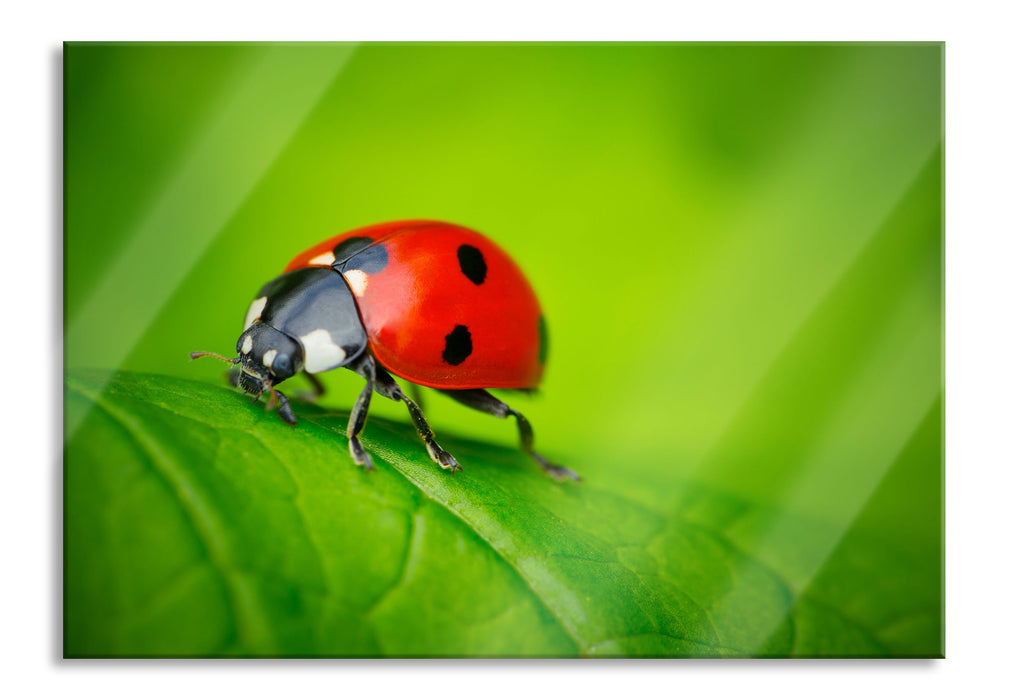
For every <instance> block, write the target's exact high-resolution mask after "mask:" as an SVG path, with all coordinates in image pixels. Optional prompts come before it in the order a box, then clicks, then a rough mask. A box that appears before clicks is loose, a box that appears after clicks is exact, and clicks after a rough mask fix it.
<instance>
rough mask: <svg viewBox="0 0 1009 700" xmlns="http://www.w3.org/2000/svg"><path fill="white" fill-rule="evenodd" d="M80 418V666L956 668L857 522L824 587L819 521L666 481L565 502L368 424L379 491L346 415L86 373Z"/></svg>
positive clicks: (520, 468)
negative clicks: (894, 661)
mask: <svg viewBox="0 0 1009 700" xmlns="http://www.w3.org/2000/svg"><path fill="white" fill-rule="evenodd" d="M376 400H381V399H376ZM65 406H66V411H67V413H68V414H76V417H77V418H78V419H79V420H80V428H79V430H77V431H76V433H75V434H74V435H73V436H71V438H70V440H69V441H68V443H67V446H66V455H65V482H64V500H65V506H66V508H65V521H64V522H65V540H64V541H65V585H64V594H65V611H64V613H65V622H64V629H65V637H64V643H65V647H64V653H65V654H66V655H67V656H121V655H127V656H208V655H209V656H230V655H253V656H275V655H279V656H383V655H384V656H462V655H465V656H579V655H580V656H752V655H767V656H790V655H802V656H821V655H837V656H878V655H913V656H917V655H921V656H929V655H933V656H934V655H937V654H939V653H941V632H940V621H939V607H940V606H939V601H938V600H937V599H936V595H937V594H938V593H937V591H938V588H937V586H936V585H934V584H935V581H933V580H932V579H931V578H930V576H931V575H938V572H937V571H932V569H930V568H929V562H931V561H932V560H933V557H932V553H931V552H919V551H915V550H913V549H908V548H903V549H902V548H901V547H900V546H896V547H895V543H894V542H889V541H887V540H885V539H880V538H879V537H878V528H860V527H859V526H858V525H859V523H857V522H856V523H855V524H854V525H853V527H852V528H851V529H849V531H848V532H847V533H846V534H845V536H844V538H843V539H842V540H841V541H840V542H838V543H837V546H836V547H835V548H834V550H833V552H832V553H831V554H830V556H829V558H828V559H827V560H826V561H825V562H824V563H823V566H822V567H821V568H820V572H821V573H820V575H818V576H815V577H813V578H812V579H811V580H809V579H808V577H806V578H803V577H802V576H801V575H797V574H795V573H792V572H795V571H801V570H803V567H802V563H803V561H804V556H807V555H804V553H803V552H804V543H807V544H808V543H813V542H819V541H820V540H818V539H817V532H818V527H821V525H822V524H818V523H817V522H816V521H815V520H811V519H809V518H808V517H804V516H797V515H796V516H793V515H792V514H789V513H783V512H780V511H770V510H768V509H767V508H763V507H759V506H756V505H754V504H750V503H747V502H745V501H742V500H740V499H738V498H736V497H733V496H730V495H727V494H725V493H723V492H719V491H716V490H713V489H710V488H706V487H704V486H702V485H700V484H694V483H688V482H683V481H679V480H674V479H673V478H672V477H669V478H666V479H663V480H660V481H658V482H656V483H655V484H646V485H636V484H628V485H627V488H622V489H621V488H614V487H613V486H612V485H610V486H606V487H604V486H602V485H595V484H593V482H592V480H586V481H585V482H583V483H580V484H571V483H567V484H557V483H554V482H552V481H550V480H549V479H546V478H544V477H543V476H542V475H541V474H540V473H539V472H538V470H536V468H535V466H534V465H533V464H532V462H531V461H529V460H528V459H527V458H526V457H525V456H524V455H523V454H522V453H521V452H520V451H519V450H517V449H514V448H512V447H501V446H496V445H488V444H485V443H480V442H475V441H469V440H466V439H462V438H460V437H458V436H453V435H440V439H441V441H442V444H443V445H444V446H446V447H447V448H448V449H450V450H451V451H452V452H453V453H454V454H455V456H456V457H457V458H458V460H459V462H460V464H462V465H463V466H464V469H465V471H463V472H460V473H457V474H455V475H453V474H450V473H448V472H444V471H442V470H440V469H438V468H437V467H435V466H434V465H433V464H432V463H431V462H430V460H429V458H428V456H427V454H426V452H425V450H424V449H423V447H422V445H421V443H420V441H419V440H418V439H417V437H416V434H415V433H414V431H413V428H412V426H410V425H409V424H408V423H399V422H393V421H387V420H378V419H374V418H373V419H372V420H371V421H369V424H368V426H367V428H366V430H365V433H364V436H363V442H364V444H365V447H366V448H367V449H369V450H370V451H371V453H372V455H373V456H374V457H375V458H376V460H375V461H376V467H377V468H376V470H375V471H374V472H371V473H366V472H364V471H362V470H361V469H360V468H358V467H356V466H355V465H353V463H352V462H351V460H350V457H349V455H348V452H347V445H346V438H345V436H344V431H345V429H346V424H347V417H346V413H344V412H333V411H329V410H326V409H324V408H322V407H318V406H313V405H308V404H303V403H301V402H295V408H296V413H297V414H298V416H299V423H298V425H297V427H294V428H292V427H290V426H287V425H285V424H284V423H282V422H281V421H280V420H279V419H278V418H277V417H276V416H275V415H274V414H272V413H264V411H263V407H262V403H260V404H258V405H253V404H252V403H250V402H249V400H248V398H247V397H245V398H243V397H241V396H239V395H238V394H237V393H236V392H234V391H231V390H229V389H226V388H222V387H216V386H210V385H207V384H202V383H197V382H193V381H188V380H182V379H177V378H170V377H165V376H159V375H148V374H135V373H127V372H118V373H103V372H90V371H79V372H76V373H74V374H72V375H70V376H69V377H68V378H67V380H66V403H65ZM933 413H934V415H932V416H931V419H932V420H935V421H937V420H938V415H939V414H938V409H937V410H936V411H934V412H933ZM930 415H931V414H930ZM935 434H936V430H935V427H934V426H931V425H929V426H925V427H923V428H922V430H921V431H920V432H919V435H918V436H917V438H913V439H912V443H911V444H910V445H909V446H908V448H907V453H908V454H909V455H911V457H908V460H910V462H912V463H913V462H914V458H913V457H914V455H916V454H917V453H918V452H924V453H928V452H929V450H931V447H932V446H931V443H930V442H929V440H930V439H931V437H932V436H933V435H935ZM915 440H917V441H918V442H920V443H921V444H920V445H919V444H917V443H915ZM572 466H577V465H572ZM611 466H612V469H614V470H619V469H620V465H619V464H613V465H611ZM898 466H899V463H898ZM611 483H612V482H611ZM866 512H867V514H866V516H865V517H866V518H872V517H878V513H876V514H875V515H874V514H873V510H872V507H871V504H870V506H869V507H867V511H866ZM772 525H773V527H771V526H772ZM769 531H771V532H773V533H777V536H774V537H767V536H765V534H766V533H767V532H769ZM782 533H785V534H786V535H787V536H782ZM923 571H925V572H927V573H928V574H929V576H923V575H922V572H923ZM867 572H868V574H871V575H867Z"/></svg>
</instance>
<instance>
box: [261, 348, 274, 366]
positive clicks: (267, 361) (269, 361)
mask: <svg viewBox="0 0 1009 700" xmlns="http://www.w3.org/2000/svg"><path fill="white" fill-rule="evenodd" d="M275 359H277V351H276V350H267V351H266V353H265V354H264V355H263V364H264V365H266V366H267V367H270V368H271V369H272V368H273V361H274V360H275Z"/></svg>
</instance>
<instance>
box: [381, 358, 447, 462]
mask: <svg viewBox="0 0 1009 700" xmlns="http://www.w3.org/2000/svg"><path fill="white" fill-rule="evenodd" d="M375 391H377V392H378V393H379V394H381V395H382V396H384V397H385V398H387V399H392V400H393V401H402V402H403V403H405V404H406V408H407V410H409V411H410V419H411V420H412V421H413V426H414V427H415V428H416V429H417V434H418V435H420V439H421V440H423V441H424V446H425V447H426V448H427V453H428V454H429V455H431V459H433V460H434V461H435V463H436V464H437V465H438V466H439V467H441V468H442V469H449V470H451V471H452V472H455V471H457V470H461V469H462V467H460V466H459V463H458V462H457V461H456V460H455V457H453V456H452V455H451V454H449V453H448V452H446V451H445V450H444V449H443V448H442V446H441V445H439V444H438V443H437V442H436V441H435V439H434V431H433V430H431V426H430V425H428V422H427V419H426V418H424V412H423V411H422V410H421V408H420V405H419V402H417V401H415V400H414V399H411V398H410V397H409V396H407V395H406V394H405V393H403V390H402V389H401V388H400V386H399V384H397V383H396V380H395V379H393V378H392V375H390V374H389V373H388V372H387V371H386V370H385V368H384V367H381V366H376V368H375Z"/></svg>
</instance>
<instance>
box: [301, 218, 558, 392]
mask: <svg viewBox="0 0 1009 700" xmlns="http://www.w3.org/2000/svg"><path fill="white" fill-rule="evenodd" d="M355 238H368V239H371V243H370V244H368V246H367V247H368V248H371V247H374V246H382V247H383V248H384V249H385V252H386V254H387V258H388V262H387V264H386V265H385V266H384V267H382V269H381V270H379V271H377V272H367V271H365V270H353V269H352V270H348V271H345V273H344V274H345V277H346V279H347V282H348V286H349V287H350V288H351V291H352V293H353V294H354V298H355V300H356V301H357V305H358V310H359V311H360V314H361V320H362V322H363V324H364V327H365V331H366V332H367V335H368V345H369V347H370V348H371V351H372V353H373V354H374V356H375V359H376V360H378V362H379V363H380V364H381V365H383V366H384V367H385V368H386V369H388V370H389V371H390V372H392V373H393V374H395V375H398V376H400V377H402V378H404V379H407V380H409V381H411V382H414V383H416V384H420V385H423V386H429V387H434V388H437V389H478V388H479V389H486V388H501V389H517V388H535V387H537V386H538V385H539V383H540V379H541V378H542V376H543V363H542V362H541V360H542V359H545V357H544V356H545V348H544V347H543V345H544V344H545V343H546V338H544V337H542V336H543V334H544V332H545V331H544V324H543V320H542V311H541V309H540V304H539V301H538V300H537V299H536V295H535V293H534V292H533V289H532V286H531V285H530V284H529V282H528V280H526V278H525V275H523V274H522V271H521V270H520V269H519V267H518V265H516V264H515V262H514V261H513V260H512V259H511V258H510V257H509V256H508V254H507V253H505V252H504V251H503V250H502V249H501V248H500V247H499V246H498V245H497V244H495V243H494V242H493V241H491V240H490V239H488V238H486V237H485V236H483V235H481V234H479V233H477V232H476V231H473V230H472V229H468V228H465V227H463V226H458V225H455V224H450V223H445V222H441V221H428V220H411V221H396V222H390V223H383V224H377V225H373V226H365V227H363V228H359V229H355V230H353V231H348V232H346V233H342V234H340V235H338V236H334V237H333V238H330V239H328V240H325V241H323V242H321V243H319V244H318V245H315V246H312V247H311V248H309V249H308V250H306V251H304V252H303V253H301V254H299V255H297V256H295V258H294V259H293V260H291V262H289V263H288V264H287V267H286V268H285V269H284V272H290V271H291V270H296V269H300V268H304V267H329V266H330V265H331V264H332V262H333V260H334V256H333V249H334V248H337V247H338V246H339V245H340V244H341V243H343V242H345V241H348V240H350V239H355ZM364 250H366V248H362V249H361V250H359V251H357V252H355V253H354V254H353V255H352V256H350V258H349V265H350V266H351V267H352V266H353V261H354V258H355V257H356V256H357V255H360V253H361V252H364ZM474 250H475V251H477V252H474ZM467 263H468V264H469V265H470V267H469V268H467ZM481 263H482V268H481ZM473 268H475V270H474V269H473ZM481 271H482V272H483V275H482V278H481V274H480V273H481ZM467 272H468V273H469V274H467ZM460 327H461V328H462V329H465V330H458V329H459V328H460ZM453 332H455V333H457V334H463V335H464V334H466V333H468V336H469V338H468V341H469V344H470V347H469V350H470V352H469V353H468V354H466V356H465V357H464V358H463V359H461V360H459V357H458V356H455V357H451V359H452V362H449V361H446V352H447V350H446V343H447V342H448V341H449V336H450V335H452V334H453ZM463 352H465V348H464V349H463ZM456 360H459V361H458V362H456Z"/></svg>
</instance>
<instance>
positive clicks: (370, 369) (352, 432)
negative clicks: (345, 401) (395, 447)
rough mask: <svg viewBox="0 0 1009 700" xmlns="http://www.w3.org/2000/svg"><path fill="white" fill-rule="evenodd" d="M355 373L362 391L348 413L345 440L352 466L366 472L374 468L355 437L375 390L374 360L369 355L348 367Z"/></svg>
mask: <svg viewBox="0 0 1009 700" xmlns="http://www.w3.org/2000/svg"><path fill="white" fill-rule="evenodd" d="M350 367H351V369H353V370H354V371H355V372H357V373H358V374H360V375H361V376H362V377H364V381H365V384H364V389H362V390H361V394H360V395H359V396H358V397H357V401H356V402H355V403H354V409H353V410H352V411H351V412H350V420H349V421H347V439H348V441H349V443H350V456H351V458H352V459H353V460H354V464H357V465H359V466H362V467H364V468H365V469H366V470H367V471H371V470H372V469H374V468H375V465H374V464H372V461H371V455H369V454H368V453H367V452H366V451H365V449H364V447H363V446H362V445H361V440H360V439H359V438H358V437H357V436H358V435H360V434H361V431H362V430H363V429H364V423H365V421H366V420H367V419H368V407H369V406H370V405H371V394H372V392H373V391H374V389H375V360H374V359H372V357H371V355H364V356H363V357H362V358H361V359H360V360H358V361H357V362H356V363H354V365H352V366H350Z"/></svg>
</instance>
